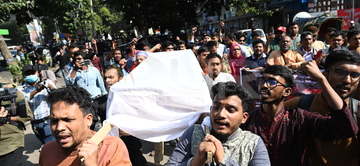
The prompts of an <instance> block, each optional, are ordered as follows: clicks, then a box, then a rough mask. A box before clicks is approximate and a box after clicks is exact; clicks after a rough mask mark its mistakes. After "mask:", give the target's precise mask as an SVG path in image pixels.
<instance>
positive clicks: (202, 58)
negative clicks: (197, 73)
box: [198, 52, 210, 64]
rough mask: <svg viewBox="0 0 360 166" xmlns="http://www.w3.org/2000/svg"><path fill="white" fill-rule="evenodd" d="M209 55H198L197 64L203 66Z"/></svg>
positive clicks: (206, 53) (204, 53) (205, 53)
mask: <svg viewBox="0 0 360 166" xmlns="http://www.w3.org/2000/svg"><path fill="white" fill-rule="evenodd" d="M209 54H210V52H202V53H201V54H200V55H198V60H199V62H200V63H203V64H205V59H206V57H207V56H208V55H209Z"/></svg>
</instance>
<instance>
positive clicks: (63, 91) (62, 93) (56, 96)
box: [47, 85, 92, 117]
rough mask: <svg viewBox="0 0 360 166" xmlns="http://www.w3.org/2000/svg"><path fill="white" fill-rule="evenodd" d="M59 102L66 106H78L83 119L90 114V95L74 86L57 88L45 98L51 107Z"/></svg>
mask: <svg viewBox="0 0 360 166" xmlns="http://www.w3.org/2000/svg"><path fill="white" fill-rule="evenodd" d="M59 101H63V102H65V103H66V104H68V105H73V104H77V105H79V108H80V110H81V112H82V113H83V116H84V117H85V116H86V115H88V114H91V112H90V109H91V105H92V104H91V101H92V100H91V95H90V93H89V92H88V91H87V90H85V89H84V88H81V87H78V86H75V85H69V86H67V87H65V88H59V89H56V90H54V91H52V92H50V94H49V96H48V98H47V102H48V103H49V104H50V105H52V104H54V103H57V102H59Z"/></svg>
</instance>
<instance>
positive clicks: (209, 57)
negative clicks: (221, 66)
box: [205, 53, 222, 64]
mask: <svg viewBox="0 0 360 166" xmlns="http://www.w3.org/2000/svg"><path fill="white" fill-rule="evenodd" d="M212 58H219V59H220V63H222V58H221V56H220V55H219V54H218V53H210V54H209V55H208V56H206V59H205V62H206V64H208V63H209V61H210V59H212Z"/></svg>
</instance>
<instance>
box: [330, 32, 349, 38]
mask: <svg viewBox="0 0 360 166" xmlns="http://www.w3.org/2000/svg"><path fill="white" fill-rule="evenodd" d="M338 36H341V37H342V38H343V39H345V34H342V33H341V32H339V31H335V32H334V33H332V34H330V39H331V38H332V37H338Z"/></svg>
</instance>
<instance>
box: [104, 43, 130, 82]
mask: <svg viewBox="0 0 360 166" xmlns="http://www.w3.org/2000/svg"><path fill="white" fill-rule="evenodd" d="M104 64H105V66H106V67H107V66H109V65H113V64H115V65H116V66H118V67H119V68H121V70H122V72H123V74H124V76H127V75H128V72H127V71H126V70H125V65H126V60H125V58H124V56H123V55H122V53H121V50H120V49H119V48H116V49H115V50H113V51H112V52H110V55H109V56H108V57H106V59H105V62H104Z"/></svg>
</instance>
